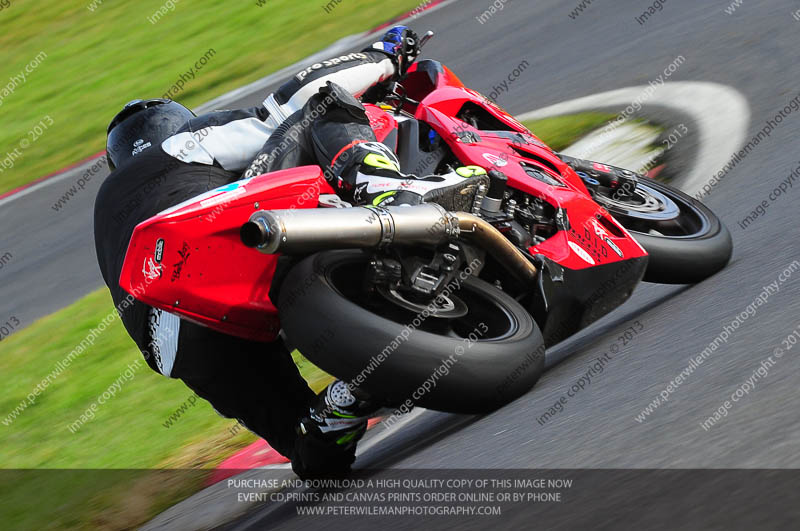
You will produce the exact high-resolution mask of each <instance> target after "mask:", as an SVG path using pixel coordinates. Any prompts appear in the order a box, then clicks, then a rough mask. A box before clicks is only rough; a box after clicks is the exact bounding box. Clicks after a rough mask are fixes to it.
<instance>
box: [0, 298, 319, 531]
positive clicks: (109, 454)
mask: <svg viewBox="0 0 800 531" xmlns="http://www.w3.org/2000/svg"><path fill="white" fill-rule="evenodd" d="M112 310H113V306H112V302H111V298H110V296H109V295H108V292H107V290H105V289H102V290H99V291H96V292H94V293H92V294H90V295H88V296H86V297H85V298H83V299H81V300H80V301H78V302H76V303H74V304H72V305H71V306H69V307H67V308H65V309H63V310H61V311H59V312H57V313H55V314H53V315H50V316H49V317H46V318H44V319H42V320H40V321H38V322H36V323H34V324H33V325H31V326H29V327H28V328H25V329H23V330H21V331H19V332H18V333H16V334H13V335H11V336H10V337H9V338H7V339H5V340H3V341H2V342H0V388H2V389H3V394H2V398H0V415H2V416H0V421H3V420H5V421H7V420H8V417H6V415H8V414H9V413H10V412H11V411H13V410H14V408H16V407H17V406H18V405H19V403H20V401H22V400H25V399H26V397H27V396H28V393H30V392H31V391H32V390H33V389H34V387H35V386H36V385H37V384H38V383H40V382H41V381H42V379H43V378H44V377H46V376H47V375H48V374H49V373H50V371H51V370H53V369H54V368H55V366H56V364H57V363H58V362H59V361H61V360H63V359H64V358H65V356H66V355H67V354H68V353H69V352H70V351H71V350H73V348H75V345H77V344H79V343H80V342H81V340H82V339H83V338H85V337H86V335H87V333H88V332H89V330H91V329H92V328H94V327H97V325H98V323H99V322H100V321H102V320H103V319H104V318H105V317H106V316H107V315H109V313H110V312H111V311H112ZM295 359H296V360H297V362H298V364H299V366H300V368H301V372H302V373H303V376H304V377H305V378H306V379H307V380H308V381H309V382H310V383H311V385H312V387H313V388H314V389H315V390H319V389H320V388H322V387H323V386H324V385H326V384H327V383H328V382H329V381H330V379H331V377H330V376H328V375H326V374H325V373H323V372H322V371H320V370H319V369H317V368H316V367H315V366H314V365H312V364H311V363H310V362H308V361H307V360H305V359H304V358H302V356H300V355H299V354H297V353H295ZM140 360H142V357H141V354H140V353H139V352H138V350H137V349H136V346H135V345H134V344H133V342H132V341H131V340H130V338H129V337H128V335H127V333H126V332H125V329H124V327H123V326H122V324H121V322H120V321H119V320H118V319H116V320H115V321H114V322H113V324H112V325H111V326H110V327H109V328H107V329H106V330H105V331H104V332H103V333H102V334H100V335H99V336H98V338H97V340H96V341H95V343H94V345H92V346H91V347H89V348H88V349H87V350H86V351H85V352H84V353H83V354H81V355H80V356H78V357H77V358H75V359H74V360H73V362H72V363H71V364H70V365H69V367H68V368H67V370H65V371H64V372H63V373H62V374H60V375H59V376H58V377H57V378H55V379H52V380H51V383H50V384H49V385H48V387H47V388H46V389H45V390H44V392H43V393H41V394H40V395H39V396H38V397H37V399H36V400H35V402H34V404H33V405H31V406H29V407H28V408H27V409H25V410H24V411H22V413H21V414H20V415H19V416H18V417H17V418H16V419H15V420H13V421H12V422H10V423H9V424H8V425H6V423H2V422H0V454H2V461H1V466H2V467H3V468H6V469H50V470H42V471H40V472H25V473H22V472H11V471H3V470H0V475H2V478H1V479H2V481H0V514H2V515H3V517H2V521H3V522H4V523H3V527H4V528H6V529H8V528H9V527H14V526H15V525H16V526H19V527H20V528H23V529H43V528H46V527H47V526H48V525H50V526H53V527H69V526H74V525H78V524H80V523H81V522H84V523H87V522H90V521H91V522H93V523H94V525H93V527H105V525H104V523H108V522H109V521H111V522H119V521H127V520H130V519H131V518H133V519H146V518H148V517H151V516H153V515H154V514H155V513H156V512H158V510H159V509H163V508H165V506H167V505H168V503H170V502H173V501H176V500H178V499H181V498H183V497H185V496H187V495H189V494H191V492H193V491H194V490H197V489H198V488H200V487H201V486H202V480H203V478H204V477H205V474H204V473H198V472H184V473H173V475H172V476H171V477H170V478H162V480H159V481H154V480H152V479H151V478H152V475H153V474H156V473H155V472H153V473H151V472H148V471H146V470H133V471H131V470H122V469H156V468H182V469H198V468H209V467H213V466H215V465H217V464H218V463H219V462H220V461H222V460H223V459H224V458H225V457H227V456H228V455H230V454H231V453H232V452H233V451H235V450H236V449H238V448H241V447H243V446H245V445H246V444H249V443H250V442H252V441H254V440H255V437H254V436H253V435H252V434H250V433H249V432H247V431H245V430H241V431H240V432H239V433H238V434H236V435H231V433H230V432H229V428H231V427H232V426H233V425H234V424H235V422H234V421H232V420H230V419H224V418H222V417H220V416H219V415H217V414H216V413H215V412H214V411H213V409H212V408H211V406H210V405H209V404H208V403H207V402H205V401H202V400H199V401H197V404H196V405H195V406H194V407H192V408H191V409H188V410H187V411H186V413H185V414H184V415H183V416H182V417H181V418H180V419H179V420H178V421H177V422H175V423H174V424H173V425H172V426H171V427H170V428H165V427H164V425H163V423H164V421H165V420H166V419H167V418H168V417H169V415H170V414H171V413H174V412H175V410H176V409H177V408H179V407H180V406H181V404H183V403H184V402H185V401H186V400H187V398H188V397H189V396H190V395H191V394H192V393H191V391H190V390H189V389H188V388H187V387H186V386H185V385H184V384H183V383H181V382H180V381H179V380H171V379H168V378H164V377H163V376H160V375H158V374H156V373H154V372H153V371H152V370H150V368H149V367H147V365H146V364H145V363H144V361H140ZM137 362H139V365H138V370H134V371H132V378H131V379H130V380H129V381H127V382H126V383H123V384H122V386H121V389H120V390H119V391H118V392H117V394H116V396H115V397H113V398H110V399H109V400H108V401H107V402H106V403H105V404H102V405H99V406H98V409H97V412H96V416H95V418H94V419H93V420H90V421H89V422H87V423H85V424H84V425H83V426H82V427H81V428H80V429H79V430H77V432H76V433H74V434H73V433H71V432H70V430H69V429H68V427H67V426H68V425H69V424H70V423H72V422H74V421H75V420H76V419H77V418H78V417H79V416H80V415H81V413H83V412H85V411H86V409H87V407H89V406H90V405H91V404H92V403H94V402H95V401H96V400H97V398H98V396H100V395H102V394H103V392H104V391H106V390H107V389H108V388H109V386H110V385H111V384H112V382H114V381H115V380H117V379H118V378H119V377H120V375H121V374H123V373H125V372H126V370H128V368H129V367H135V364H136V363H137ZM129 374H131V373H129ZM52 469H120V470H118V471H117V472H96V471H92V470H83V471H81V470H70V471H55V470H52ZM15 475H16V476H15ZM137 481H138V482H139V483H140V485H139V487H141V489H143V490H139V491H138V493H137V497H134V498H133V500H132V499H131V496H130V490H131V488H132V487H131V485H136V484H137ZM42 493H46V494H45V496H46V498H47V499H46V500H42ZM45 502H46V503H45ZM114 515H116V516H117V518H116V519H115V518H113V516H114ZM132 523H133V522H130V524H132ZM12 524H13V525H12ZM110 527H111V528H113V527H115V525H111V526H110Z"/></svg>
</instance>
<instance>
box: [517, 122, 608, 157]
mask: <svg viewBox="0 0 800 531" xmlns="http://www.w3.org/2000/svg"><path fill="white" fill-rule="evenodd" d="M613 119H614V115H613V114H603V113H593V112H586V113H579V114H569V115H565V116H554V117H552V118H544V119H542V120H534V121H530V122H525V124H524V125H525V127H527V128H528V129H530V130H531V132H533V134H535V135H536V136H538V137H539V138H540V139H542V141H543V142H544V143H545V144H547V145H548V146H550V147H551V148H553V150H554V151H556V152H558V151H561V150H563V149H565V148H567V147H569V146H570V145H572V144H574V143H575V142H576V141H577V140H579V139H580V138H581V137H583V136H585V135H586V134H588V133H591V132H592V131H594V130H595V129H598V128H600V127H602V126H604V125H605V124H606V123H608V122H610V121H611V120H613Z"/></svg>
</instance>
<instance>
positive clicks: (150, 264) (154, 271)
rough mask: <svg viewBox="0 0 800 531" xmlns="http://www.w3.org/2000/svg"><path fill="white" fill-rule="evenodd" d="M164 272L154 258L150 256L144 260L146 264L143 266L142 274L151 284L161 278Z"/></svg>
mask: <svg viewBox="0 0 800 531" xmlns="http://www.w3.org/2000/svg"><path fill="white" fill-rule="evenodd" d="M162 270H163V267H162V265H161V264H157V263H155V261H154V260H153V257H152V256H148V257H147V258H145V259H144V264H142V274H143V275H144V278H146V279H147V280H149V281H150V282H152V281H154V280H156V279H159V278H161V273H162Z"/></svg>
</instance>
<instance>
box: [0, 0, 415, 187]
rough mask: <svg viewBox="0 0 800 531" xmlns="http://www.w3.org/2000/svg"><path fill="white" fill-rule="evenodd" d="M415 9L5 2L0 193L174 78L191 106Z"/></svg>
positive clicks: (156, 0) (288, 2) (96, 134)
mask: <svg viewBox="0 0 800 531" xmlns="http://www.w3.org/2000/svg"><path fill="white" fill-rule="evenodd" d="M259 4H260V5H259ZM418 4H419V0H398V1H396V2H392V3H391V4H387V3H385V2H373V1H369V0H348V1H347V2H342V3H340V4H338V5H337V6H336V7H335V9H334V10H332V11H331V12H330V13H328V12H326V11H325V10H324V9H323V6H324V4H320V3H316V2H296V1H294V0H266V1H264V0H260V1H259V2H256V1H249V2H219V1H218V0H192V1H191V2H188V1H183V0H170V1H169V2H167V3H165V2H164V0H141V1H139V2H110V1H108V0H106V1H103V0H64V1H61V2H18V1H16V0H15V1H12V3H11V5H10V7H8V8H6V9H3V10H2V11H0V118H2V123H3V127H2V129H0V162H1V163H2V164H1V165H0V193H3V192H4V191H7V190H10V189H12V188H15V187H17V186H20V185H22V184H25V183H28V182H30V181H32V180H34V179H36V178H38V177H41V176H43V175H45V174H46V173H48V172H52V171H55V170H58V169H59V168H62V167H64V166H66V165H68V164H71V163H73V162H75V161H77V160H81V159H83V158H85V157H87V156H89V155H91V154H93V153H97V152H98V151H101V150H102V149H104V148H105V128H106V126H107V125H108V122H109V121H110V120H111V117H112V116H114V114H115V113H116V112H117V111H119V109H120V108H121V107H122V105H123V104H124V103H125V102H127V101H129V100H131V99H135V98H147V97H160V96H162V95H163V94H164V93H166V92H168V91H169V90H170V89H171V88H172V87H173V86H174V85H175V84H176V83H177V82H178V79H179V78H180V76H181V75H182V74H184V76H185V78H186V81H185V85H184V86H183V89H182V90H180V91H177V92H176V93H175V94H174V96H173V97H174V99H177V100H179V101H181V102H182V103H184V104H186V105H187V106H189V107H194V106H197V105H199V104H201V103H203V102H205V101H208V100H210V99H212V98H214V97H216V96H219V95H221V94H224V93H225V92H227V91H229V90H232V89H234V88H236V87H239V86H242V85H244V84H246V83H248V82H252V81H254V80H256V79H259V78H261V77H264V76H266V75H267V74H269V73H270V72H274V71H276V70H279V69H281V68H283V67H285V66H287V65H290V64H292V63H294V62H296V61H299V60H300V59H302V58H303V57H306V56H308V55H310V54H312V53H314V52H316V51H319V50H321V49H323V48H325V47H326V46H328V45H329V44H331V43H333V42H335V41H336V40H338V39H340V38H342V37H345V36H347V35H350V34H353V33H357V32H360V31H366V30H369V29H371V28H372V27H375V26H377V25H378V24H380V23H382V22H383V21H385V20H388V19H389V18H391V17H393V16H395V15H398V14H402V13H403V12H407V11H410V10H411V9H413V8H415V7H416V6H417V5H418ZM169 6H171V7H172V9H169ZM156 13H158V15H156ZM154 21H155V22H154ZM212 50H213V54H211V55H209V54H210V53H211V51H212ZM201 58H203V59H201ZM198 61H204V62H205V64H198V65H197V66H199V67H200V68H199V69H198V68H195V65H196V63H197V62H198ZM26 68H28V70H29V71H27V72H26ZM193 68H194V70H195V71H194V72H190V70H191V69H193ZM265 96H266V94H265Z"/></svg>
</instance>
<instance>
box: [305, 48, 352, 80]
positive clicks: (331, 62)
mask: <svg viewBox="0 0 800 531" xmlns="http://www.w3.org/2000/svg"><path fill="white" fill-rule="evenodd" d="M364 59H367V55H366V54H364V53H351V54H350V55H342V56H339V57H334V58H333V59H328V60H327V61H323V62H321V63H314V64H313V65H311V66H309V67H308V68H306V69H305V70H302V71H300V72H299V73H298V74H297V75H296V76H295V78H296V79H297V81H301V82H302V81H303V80H304V79H305V78H307V77H308V75H309V74H311V73H312V72H314V71H316V70H321V69H323V68H330V67H332V66H337V65H340V64H342V63H349V62H350V61H359V60H364Z"/></svg>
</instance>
